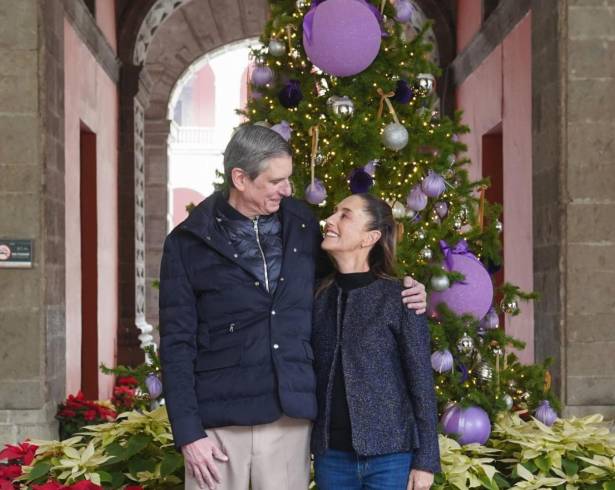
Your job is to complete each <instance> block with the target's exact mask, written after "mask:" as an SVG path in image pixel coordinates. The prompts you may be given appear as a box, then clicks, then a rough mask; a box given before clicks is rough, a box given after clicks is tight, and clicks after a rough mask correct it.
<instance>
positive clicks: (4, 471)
mask: <svg viewBox="0 0 615 490" xmlns="http://www.w3.org/2000/svg"><path fill="white" fill-rule="evenodd" d="M21 473H22V472H21V466H20V465H18V464H10V465H6V466H0V478H7V479H9V480H14V479H15V478H17V477H18V476H20V475H21Z"/></svg>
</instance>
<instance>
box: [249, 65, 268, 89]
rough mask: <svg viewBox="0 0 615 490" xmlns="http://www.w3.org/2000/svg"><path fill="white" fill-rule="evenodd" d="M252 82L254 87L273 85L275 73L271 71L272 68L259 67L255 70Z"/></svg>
mask: <svg viewBox="0 0 615 490" xmlns="http://www.w3.org/2000/svg"><path fill="white" fill-rule="evenodd" d="M250 80H251V81H252V85H254V86H256V87H262V86H264V85H267V84H268V83H271V81H272V80H273V71H271V68H269V67H268V66H263V65H260V66H257V67H256V68H254V71H253V72H252V78H251V79H250Z"/></svg>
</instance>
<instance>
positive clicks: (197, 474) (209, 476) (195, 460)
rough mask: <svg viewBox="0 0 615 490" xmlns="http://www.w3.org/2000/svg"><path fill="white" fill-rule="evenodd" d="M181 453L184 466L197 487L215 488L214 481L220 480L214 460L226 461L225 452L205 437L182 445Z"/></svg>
mask: <svg viewBox="0 0 615 490" xmlns="http://www.w3.org/2000/svg"><path fill="white" fill-rule="evenodd" d="M182 453H183V455H184V461H185V463H186V468H187V469H188V472H189V473H190V474H191V475H192V476H193V477H194V479H195V480H196V482H197V484H198V485H199V488H209V489H210V490H213V489H214V488H216V483H220V481H221V480H220V473H219V472H218V468H217V467H216V463H215V461H214V460H215V459H217V460H218V461H228V457H227V456H226V454H224V453H223V452H222V451H221V450H220V448H219V447H218V446H216V444H215V443H214V442H212V441H211V439H209V438H207V437H204V438H203V439H199V440H197V441H194V442H191V443H190V444H186V445H185V446H182ZM205 485H207V487H206V486H205Z"/></svg>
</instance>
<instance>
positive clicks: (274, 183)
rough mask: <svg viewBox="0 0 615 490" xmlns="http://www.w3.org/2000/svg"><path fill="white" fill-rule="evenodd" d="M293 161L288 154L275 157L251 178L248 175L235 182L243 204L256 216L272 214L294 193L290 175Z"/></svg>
mask: <svg viewBox="0 0 615 490" xmlns="http://www.w3.org/2000/svg"><path fill="white" fill-rule="evenodd" d="M292 173H293V161H292V158H291V157H290V156H288V155H284V156H279V157H273V158H270V159H268V160H267V161H266V162H265V168H264V170H263V171H262V172H261V173H260V174H259V176H258V177H256V178H255V179H254V180H251V179H250V178H249V177H248V176H247V175H244V176H243V178H241V179H240V182H236V183H235V187H237V190H239V192H240V193H241V198H242V201H243V204H244V205H245V206H246V207H247V208H249V209H250V211H251V212H252V213H251V214H254V215H256V216H261V215H267V214H272V213H275V212H277V211H278V209H280V201H282V198H284V197H288V196H290V195H291V193H292V189H291V184H290V177H291V175H292Z"/></svg>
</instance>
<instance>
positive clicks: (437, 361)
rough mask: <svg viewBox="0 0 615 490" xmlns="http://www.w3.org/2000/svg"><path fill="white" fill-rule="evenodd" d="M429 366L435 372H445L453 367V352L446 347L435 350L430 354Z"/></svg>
mask: <svg viewBox="0 0 615 490" xmlns="http://www.w3.org/2000/svg"><path fill="white" fill-rule="evenodd" d="M431 367H432V368H433V370H434V371H436V372H437V373H440V374H442V373H446V372H448V371H450V370H451V369H453V354H451V351H449V350H448V349H444V350H437V351H436V352H434V353H433V354H432V355H431Z"/></svg>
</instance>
